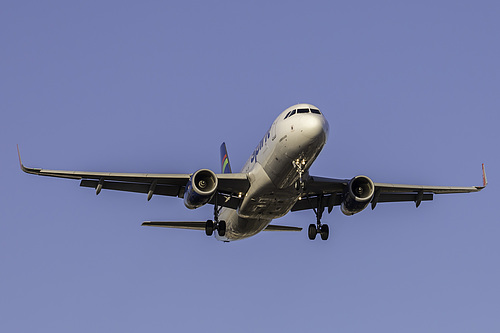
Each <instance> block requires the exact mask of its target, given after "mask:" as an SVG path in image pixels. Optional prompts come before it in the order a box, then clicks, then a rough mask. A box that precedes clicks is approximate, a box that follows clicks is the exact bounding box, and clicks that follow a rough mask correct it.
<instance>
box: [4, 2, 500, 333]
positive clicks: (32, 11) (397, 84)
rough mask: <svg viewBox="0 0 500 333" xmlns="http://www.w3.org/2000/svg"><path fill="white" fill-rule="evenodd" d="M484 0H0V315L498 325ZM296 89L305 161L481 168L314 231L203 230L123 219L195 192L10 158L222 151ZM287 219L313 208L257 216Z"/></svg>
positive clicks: (203, 156) (173, 210)
mask: <svg viewBox="0 0 500 333" xmlns="http://www.w3.org/2000/svg"><path fill="white" fill-rule="evenodd" d="M499 17H500V5H499V4H498V2H496V1H475V2H472V1H470V2H469V1H419V2H418V3H417V2H414V3H409V2H401V1H377V2H375V1H348V2H347V1H346V2H333V1H308V2H292V1H275V2H264V1H262V2H261V1H254V2H251V3H250V2H245V3H243V2H234V1H213V2H211V3H208V2H193V1H183V2H179V1H176V2H173V1H170V2H168V1H142V2H140V3H132V2H122V1H86V2H82V3H80V4H77V3H74V2H71V3H69V2H67V1H47V2H39V1H8V2H4V3H3V5H2V10H1V11H0V31H2V34H0V42H1V45H2V48H1V53H0V54H1V61H0V110H1V122H0V138H1V140H0V149H1V153H0V156H1V157H0V162H1V170H2V172H1V173H0V177H1V184H2V186H1V189H0V212H1V213H0V214H1V219H0V265H1V268H2V269H1V274H0V295H1V297H0V314H1V320H0V330H1V331H2V332H33V331H36V332H68V331H71V332H89V331H90V332H139V331H148V332H165V331H180V332H188V331H189V332H190V331H200V330H203V331H205V332H220V331H238V332H255V331H270V330H271V329H272V330H280V331H289V332H304V331H306V330H307V331H311V330H315V331H320V332H321V331H327V330H329V331H331V330H336V331H339V332H367V331H370V332H401V331H404V332H423V331H425V332H443V331H448V332H498V330H499V329H500V317H499V316H498V312H499V310H500V301H499V299H500V287H499V285H498V281H500V268H499V265H498V255H499V253H500V245H499V241H498V239H499V236H500V224H499V223H498V210H497V209H496V208H497V207H496V205H497V200H496V199H497V198H496V195H495V193H496V192H497V185H496V181H495V179H496V178H498V170H499V168H500V166H499V163H500V160H499V157H498V144H499V142H500V141H499V134H498V124H499V120H500V116H499V112H498V111H499V105H500V97H499V96H500V94H499V87H500V76H499V74H500V70H499V69H500V66H499V59H500V45H499V43H498V32H499V31H500V21H499V20H498V18H499ZM298 102H307V103H312V104H315V105H317V106H318V107H319V108H320V109H321V110H322V111H323V113H324V114H325V116H326V117H327V118H328V120H329V123H330V137H329V141H328V144H327V145H326V146H325V148H324V150H323V152H322V154H321V155H320V157H319V158H318V159H317V161H316V163H315V164H314V165H313V166H312V168H311V173H312V174H315V175H321V176H330V177H338V178H350V177H353V176H355V175H358V174H365V175H367V176H369V177H371V178H372V179H373V180H374V181H378V182H397V183H410V184H425V185H457V186H471V185H480V184H481V181H482V180H481V163H483V162H484V163H486V166H487V171H488V177H489V180H490V185H489V187H488V188H487V189H486V190H485V191H483V192H481V193H477V194H470V195H449V196H438V197H436V198H435V200H434V201H433V202H425V203H423V204H422V205H421V206H420V208H419V209H415V207H414V205H413V204H410V203H408V204H385V205H384V204H380V205H378V206H377V208H376V209H375V210H374V211H371V210H369V209H367V210H366V211H363V212H361V213H360V214H357V215H354V216H352V217H347V216H343V215H342V214H341V213H340V211H339V210H338V209H335V210H334V211H333V212H332V214H330V215H325V217H324V222H325V223H328V224H329V225H330V228H331V229H332V231H333V234H332V235H331V238H330V239H329V241H327V242H321V241H315V242H311V241H309V240H308V239H307V234H306V232H305V231H303V232H302V233H292V234H288V233H280V234H276V233H265V234H259V235H257V236H256V237H254V238H251V239H248V240H244V241H240V242H234V243H230V244H224V243H221V242H217V241H215V240H214V239H213V238H208V237H206V236H205V235H204V234H203V233H202V232H189V231H183V230H167V229H157V228H145V227H141V226H140V224H141V222H142V221H144V220H155V219H156V220H191V219H194V220H204V219H207V218H210V216H211V214H212V211H211V207H203V208H200V209H198V210H195V211H189V210H187V209H185V207H184V205H183V202H182V200H179V199H175V198H167V197H159V196H155V197H153V199H152V200H151V201H150V202H147V200H146V196H145V195H139V194H130V193H120V192H111V191H103V192H102V193H101V194H100V195H99V196H96V195H95V194H94V192H93V191H92V190H90V189H84V188H80V187H79V186H78V185H79V184H78V182H77V181H71V180H59V179H50V178H43V177H35V176H31V175H26V174H23V173H21V171H20V170H19V168H18V164H17V154H16V144H19V145H20V147H21V152H22V156H23V161H24V162H25V164H27V165H29V166H33V167H44V168H51V169H67V170H86V171H116V172H165V173H166V172H168V173H174V172H182V173H185V172H194V171H196V170H197V169H199V168H211V169H213V170H218V168H219V156H218V154H219V145H220V143H221V142H222V141H225V142H226V143H227V147H228V150H229V155H230V160H231V164H232V167H233V170H237V169H240V168H241V167H242V166H243V163H244V162H245V161H246V159H247V158H248V156H249V155H250V154H251V152H252V151H253V149H254V148H255V146H256V144H257V143H258V142H259V140H260V139H261V137H262V135H263V134H264V133H265V132H266V131H267V129H268V127H269V125H270V123H271V122H272V121H273V120H274V118H275V117H276V116H277V115H278V114H279V113H280V112H281V111H282V110H284V109H285V108H287V107H288V106H290V105H293V104H295V103H298ZM277 222H278V223H282V224H286V225H296V226H302V227H307V225H308V224H309V223H312V222H314V214H313V212H299V213H293V214H289V215H287V216H286V217H284V218H281V219H279V220H278V221H277Z"/></svg>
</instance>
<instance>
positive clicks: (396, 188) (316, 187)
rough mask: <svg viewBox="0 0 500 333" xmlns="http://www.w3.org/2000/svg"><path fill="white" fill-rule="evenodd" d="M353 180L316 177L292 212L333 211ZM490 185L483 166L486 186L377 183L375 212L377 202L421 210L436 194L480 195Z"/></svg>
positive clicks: (373, 204)
mask: <svg viewBox="0 0 500 333" xmlns="http://www.w3.org/2000/svg"><path fill="white" fill-rule="evenodd" d="M349 181H350V179H334V178H324V177H315V176H312V177H310V178H309V180H308V181H307V183H306V189H305V191H304V195H303V196H302V198H301V200H299V201H297V203H296V204H295V205H294V206H293V207H292V211H299V210H306V209H315V208H317V207H326V208H328V212H331V210H332V209H333V207H334V206H339V205H340V204H341V203H342V196H343V193H344V191H345V189H346V187H347V185H348V184H349ZM486 185H487V180H486V174H485V171H484V165H483V186H469V187H459V186H425V185H406V184H390V183H374V186H375V194H374V195H373V198H372V200H371V206H372V209H374V208H375V206H376V205H377V203H384V202H411V201H413V202H415V203H416V205H417V207H418V206H419V205H420V203H421V202H422V201H430V200H433V198H434V194H452V193H471V192H478V191H481V190H482V189H483V188H485V187H486Z"/></svg>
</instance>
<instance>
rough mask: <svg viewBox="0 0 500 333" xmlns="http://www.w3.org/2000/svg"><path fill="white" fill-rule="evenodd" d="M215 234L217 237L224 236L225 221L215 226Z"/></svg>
mask: <svg viewBox="0 0 500 333" xmlns="http://www.w3.org/2000/svg"><path fill="white" fill-rule="evenodd" d="M217 232H218V233H219V236H221V237H224V236H225V235H226V221H220V222H219V225H218V226H217Z"/></svg>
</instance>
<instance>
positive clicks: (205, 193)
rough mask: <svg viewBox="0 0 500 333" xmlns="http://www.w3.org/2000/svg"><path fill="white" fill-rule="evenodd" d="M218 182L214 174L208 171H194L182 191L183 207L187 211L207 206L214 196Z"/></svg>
mask: <svg viewBox="0 0 500 333" xmlns="http://www.w3.org/2000/svg"><path fill="white" fill-rule="evenodd" d="M218 184H219V181H218V180H217V176H216V175H215V173H214V172H213V171H211V170H208V169H201V170H198V171H196V172H195V173H194V174H193V175H192V176H191V178H190V179H189V181H188V183H187V185H186V189H185V191H184V205H185V206H186V207H187V208H189V209H195V208H199V207H201V206H203V205H205V204H207V203H208V202H209V201H210V199H212V197H213V196H214V194H215V192H216V190H217V186H218Z"/></svg>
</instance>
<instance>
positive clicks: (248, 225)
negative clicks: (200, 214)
mask: <svg viewBox="0 0 500 333" xmlns="http://www.w3.org/2000/svg"><path fill="white" fill-rule="evenodd" d="M220 220H223V221H226V234H225V235H224V237H220V236H218V235H217V238H218V239H219V240H222V241H235V240H240V239H245V238H248V237H251V236H254V235H256V234H258V233H259V232H261V231H262V230H264V229H265V228H266V227H267V225H268V224H269V223H271V219H262V218H256V219H249V218H243V217H240V216H238V214H237V213H236V211H235V210H233V209H224V211H223V212H222V213H221V215H220Z"/></svg>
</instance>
